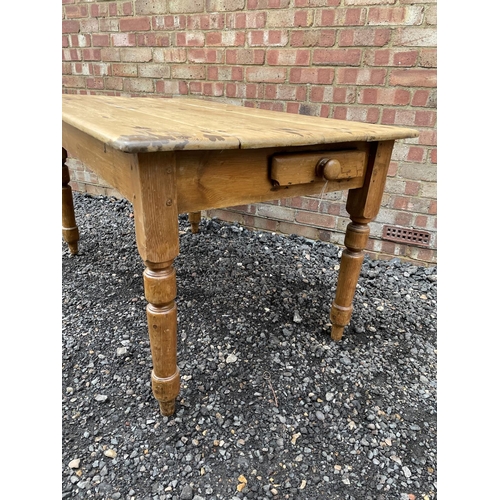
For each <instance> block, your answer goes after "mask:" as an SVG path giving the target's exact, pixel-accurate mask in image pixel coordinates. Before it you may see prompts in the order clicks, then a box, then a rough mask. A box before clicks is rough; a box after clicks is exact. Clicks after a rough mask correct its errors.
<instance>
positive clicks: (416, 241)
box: [382, 226, 431, 247]
mask: <svg viewBox="0 0 500 500" xmlns="http://www.w3.org/2000/svg"><path fill="white" fill-rule="evenodd" d="M382 238H383V239H384V240H389V241H396V242H397V243H406V244H407V245H416V246H421V247H428V246H429V244H430V239H431V235H430V233H429V232H427V231H421V230H417V229H408V228H406V227H397V226H384V229H383V234H382Z"/></svg>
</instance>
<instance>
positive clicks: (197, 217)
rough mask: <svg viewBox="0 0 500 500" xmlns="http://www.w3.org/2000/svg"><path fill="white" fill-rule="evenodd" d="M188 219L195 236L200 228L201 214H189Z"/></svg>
mask: <svg viewBox="0 0 500 500" xmlns="http://www.w3.org/2000/svg"><path fill="white" fill-rule="evenodd" d="M188 218H189V222H190V223H191V232H192V233H193V234H194V233H197V232H198V228H199V227H200V221H201V212H189V215H188Z"/></svg>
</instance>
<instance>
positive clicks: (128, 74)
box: [62, 0, 437, 263]
mask: <svg viewBox="0 0 500 500" xmlns="http://www.w3.org/2000/svg"><path fill="white" fill-rule="evenodd" d="M62 46H63V47H62V48H63V50H62V55H63V68H62V87H63V92H65V93H92V94H109V95H131V96H145V95H152V94H154V95H157V96H164V97H170V96H176V95H190V96H198V97H201V96H206V97H209V98H211V99H218V100H222V101H225V102H230V103H234V104H238V105H244V106H252V107H259V108H265V109H273V110H278V111H283V112H288V113H301V114H308V115H317V116H323V117H328V118H336V119H342V120H358V121H362V122H368V123H382V124H389V125H401V126H409V127H412V128H417V129H418V130H419V131H420V137H419V138H417V139H410V140H405V141H398V142H397V144H396V146H395V149H394V154H393V157H392V162H391V167H390V172H389V177H388V180H387V184H386V191H385V195H384V199H383V205H382V208H381V210H380V213H379V215H378V216H377V218H376V220H375V221H373V222H372V223H371V225H370V227H371V238H370V242H369V247H368V250H369V251H370V252H371V253H372V254H373V255H374V256H376V257H382V258H390V257H392V256H398V257H401V258H409V259H415V260H417V261H420V262H422V263H431V262H436V259H437V250H436V248H437V242H436V205H437V201H436V196H437V195H436V167H437V156H436V143H437V138H436V73H437V68H436V59H437V57H436V2H435V1H431V0H136V1H108V0H101V1H95V0H86V1H84V0H63V20H62ZM70 168H71V170H72V177H73V182H72V186H73V188H74V189H76V190H80V191H87V192H90V193H94V194H96V193H103V194H108V195H115V196H120V194H119V193H116V192H114V191H113V190H112V189H111V188H109V187H108V186H106V185H105V184H104V183H103V182H102V181H101V180H100V179H98V178H97V177H96V176H95V175H94V174H93V173H92V172H90V171H89V170H88V169H86V167H85V166H84V165H81V164H79V163H78V162H77V161H75V160H70ZM345 199H346V193H331V194H327V195H325V196H322V197H303V198H292V199H288V200H281V201H280V202H274V203H263V204H257V205H251V206H240V207H233V208H231V209H227V210H214V211H210V212H209V213H208V214H207V215H209V216H217V217H219V218H221V219H224V220H228V221H238V222H241V223H243V224H245V225H247V226H249V227H254V228H259V229H265V230H271V231H276V232H282V233H295V234H300V235H303V236H305V237H307V238H313V239H320V240H324V241H331V242H333V243H336V244H342V242H343V234H344V229H345V227H346V225H347V223H348V222H349V219H348V214H347V213H346V212H345V209H344V205H345ZM386 224H388V225H396V226H400V227H404V228H414V229H417V230H421V231H426V232H428V233H430V242H429V246H428V247H426V248H423V247H417V246H413V245H406V244H400V243H394V242H391V241H387V240H386V239H384V238H383V227H384V225H386Z"/></svg>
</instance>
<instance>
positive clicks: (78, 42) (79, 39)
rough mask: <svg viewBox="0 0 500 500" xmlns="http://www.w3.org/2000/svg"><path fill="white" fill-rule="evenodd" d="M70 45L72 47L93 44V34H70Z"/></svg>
mask: <svg viewBox="0 0 500 500" xmlns="http://www.w3.org/2000/svg"><path fill="white" fill-rule="evenodd" d="M69 40H70V45H71V46H72V47H90V46H91V45H92V37H91V35H88V34H85V35H70V36H69Z"/></svg>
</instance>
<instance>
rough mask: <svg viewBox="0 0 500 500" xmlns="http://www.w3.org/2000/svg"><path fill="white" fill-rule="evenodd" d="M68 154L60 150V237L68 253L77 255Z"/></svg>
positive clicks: (76, 230) (77, 233)
mask: <svg viewBox="0 0 500 500" xmlns="http://www.w3.org/2000/svg"><path fill="white" fill-rule="evenodd" d="M67 158H68V154H67V152H66V150H65V149H64V148H63V150H62V235H63V238H64V241H65V242H66V243H67V244H68V247H69V251H70V252H71V254H72V255H76V254H77V253H78V240H79V239H80V234H79V232H78V227H77V226H76V219H75V208H74V205H73V192H72V190H71V186H70V185H69V182H70V176H69V169H68V166H67V165H66V160H67Z"/></svg>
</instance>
